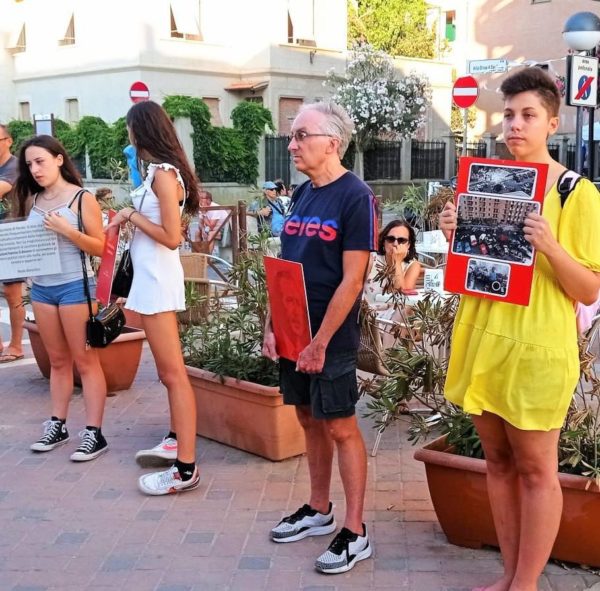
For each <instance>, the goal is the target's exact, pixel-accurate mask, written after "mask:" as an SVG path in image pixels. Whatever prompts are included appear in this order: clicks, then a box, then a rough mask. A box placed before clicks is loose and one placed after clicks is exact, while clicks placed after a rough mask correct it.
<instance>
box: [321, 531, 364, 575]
mask: <svg viewBox="0 0 600 591" xmlns="http://www.w3.org/2000/svg"><path fill="white" fill-rule="evenodd" d="M363 532H364V535H362V536H359V535H358V534H355V533H354V532H351V531H350V530H349V529H347V528H345V527H343V528H342V529H341V530H340V533H339V534H338V535H337V536H335V538H333V541H332V542H331V544H329V548H327V550H326V551H325V552H323V554H321V556H319V558H317V561H316V562H315V568H316V569H317V570H318V571H320V572H322V573H326V574H332V575H335V574H338V573H345V572H346V571H349V570H350V569H351V568H352V567H353V566H354V565H355V564H356V563H357V562H358V561H359V560H364V559H365V558H369V556H371V554H372V553H373V548H372V547H371V544H369V536H368V534H367V527H366V525H365V524H364V523H363Z"/></svg>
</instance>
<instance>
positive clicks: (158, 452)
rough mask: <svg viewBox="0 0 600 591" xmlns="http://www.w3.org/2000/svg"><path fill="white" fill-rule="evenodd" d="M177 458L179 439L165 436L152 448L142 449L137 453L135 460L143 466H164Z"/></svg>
mask: <svg viewBox="0 0 600 591" xmlns="http://www.w3.org/2000/svg"><path fill="white" fill-rule="evenodd" d="M176 459H177V439H173V438H172V437H165V438H164V439H163V440H162V441H161V442H160V443H159V444H158V445H155V446H154V447H153V448H152V449H141V450H140V451H138V452H137V453H136V454H135V461H136V462H137V463H138V464H139V465H140V466H143V467H149V466H163V465H164V464H171V463H173V462H174V461H175V460H176Z"/></svg>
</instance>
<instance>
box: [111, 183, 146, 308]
mask: <svg viewBox="0 0 600 591" xmlns="http://www.w3.org/2000/svg"><path fill="white" fill-rule="evenodd" d="M145 198H146V192H145V191H144V194H143V195H142V200H141V201H140V208H139V209H138V211H141V209H142V205H143V204H144V199H145ZM135 231H136V228H135V227H134V229H133V233H132V235H131V239H130V240H129V248H127V249H126V250H125V251H124V252H123V254H122V255H121V260H120V261H119V264H118V266H117V270H116V272H115V276H114V278H113V282H112V288H111V291H110V294H111V295H112V296H115V297H118V298H126V297H127V296H128V295H129V291H130V290H131V284H132V283H133V262H132V260H131V251H130V248H131V245H132V244H133V239H134V238H135Z"/></svg>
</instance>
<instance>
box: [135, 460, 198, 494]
mask: <svg viewBox="0 0 600 591" xmlns="http://www.w3.org/2000/svg"><path fill="white" fill-rule="evenodd" d="M138 485H139V487H140V490H141V491H142V492H143V493H146V494H147V495H168V494H171V493H178V492H184V491H186V490H193V489H194V488H198V486H199V485H200V471H199V470H198V466H196V467H195V468H194V473H193V474H192V477H191V478H189V479H188V480H182V479H181V475H180V474H179V470H178V469H177V467H176V466H171V467H170V468H169V469H168V470H165V471H164V472H151V473H150V474H144V475H143V476H140V479H139V481H138Z"/></svg>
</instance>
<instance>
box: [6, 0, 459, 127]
mask: <svg viewBox="0 0 600 591" xmlns="http://www.w3.org/2000/svg"><path fill="white" fill-rule="evenodd" d="M0 14H1V15H2V18H1V19H0V36H1V38H3V40H4V43H3V44H2V47H3V49H2V48H0V78H1V80H2V89H3V92H2V93H0V120H10V119H30V118H31V117H32V116H33V115H35V114H47V113H53V114H54V115H55V116H56V117H60V118H61V119H64V120H66V121H69V122H74V121H77V120H78V119H79V118H80V117H81V116H83V115H96V116H99V117H102V118H103V119H104V120H106V121H108V122H112V121H114V120H115V119H117V118H118V117H121V116H123V115H124V114H125V113H126V112H127V109H128V108H129V107H130V105H131V101H130V97H129V89H130V87H131V84H132V83H133V82H135V81H138V80H139V81H143V82H144V83H145V84H146V85H147V86H148V88H149V90H150V98H151V99H153V100H155V101H157V102H162V100H163V99H164V97H165V96H167V95H174V94H183V95H190V96H197V97H201V98H203V99H204V100H205V102H206V103H207V105H208V106H209V108H210V110H211V114H212V121H213V124H215V125H226V126H228V125H230V124H231V121H230V114H231V111H232V109H233V108H234V107H235V106H236V105H237V104H238V103H239V102H240V101H242V100H252V101H257V102H260V103H262V104H263V105H264V106H265V107H267V108H269V110H270V111H271V112H272V114H273V119H274V122H275V126H276V129H277V130H278V131H279V132H281V133H287V132H288V131H289V127H290V124H291V121H292V120H293V118H294V116H295V113H296V112H297V110H298V107H299V105H300V104H302V102H304V101H313V100H319V99H322V98H325V97H326V96H327V89H326V88H324V87H323V81H324V80H325V78H326V75H327V72H328V70H330V69H331V68H335V70H336V71H338V72H342V71H343V70H344V67H345V63H346V59H347V52H346V36H347V25H346V0H256V1H253V2H248V1H247V0H152V2H148V1H147V0H127V1H126V2H123V1H119V0H101V1H99V0H86V1H85V2H81V1H79V2H78V1H76V0H52V1H51V2H49V1H48V0H0ZM396 65H397V67H398V69H399V71H400V72H402V73H406V74H408V73H409V72H411V71H413V70H414V71H417V72H419V73H424V74H426V75H427V76H428V78H429V80H430V82H431V85H432V89H433V105H432V108H431V109H430V114H429V119H428V123H427V126H426V130H425V131H424V132H423V134H422V135H423V137H425V138H430V137H439V136H440V135H441V134H443V133H446V132H447V128H448V122H449V116H450V91H451V84H452V81H451V72H452V67H451V66H450V65H449V64H447V63H441V62H439V61H438V62H436V61H429V60H397V64H396Z"/></svg>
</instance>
